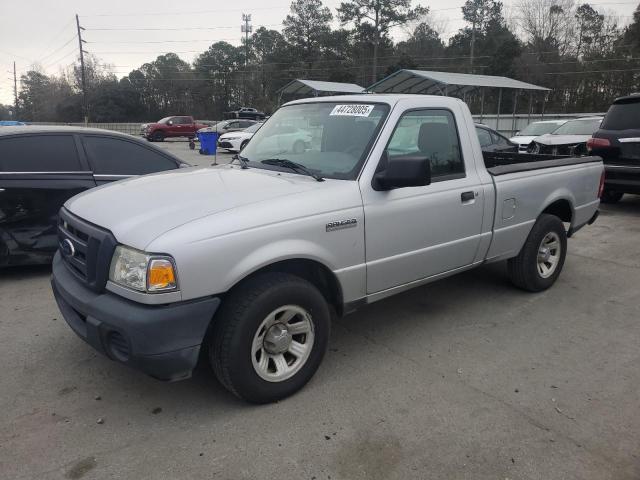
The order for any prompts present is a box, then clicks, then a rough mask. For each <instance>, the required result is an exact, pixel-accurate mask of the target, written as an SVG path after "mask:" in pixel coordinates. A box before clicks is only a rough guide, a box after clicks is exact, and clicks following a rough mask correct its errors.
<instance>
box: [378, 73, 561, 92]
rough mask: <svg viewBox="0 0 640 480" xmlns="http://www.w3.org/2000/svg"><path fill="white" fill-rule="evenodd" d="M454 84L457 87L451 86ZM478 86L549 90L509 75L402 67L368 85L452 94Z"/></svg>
mask: <svg viewBox="0 0 640 480" xmlns="http://www.w3.org/2000/svg"><path fill="white" fill-rule="evenodd" d="M450 87H455V88H454V89H451V88H450ZM476 88H509V89H514V90H539V91H548V90H549V89H548V88H545V87H540V86H538V85H533V84H531V83H526V82H521V81H520V80H514V79H512V78H507V77H496V76H493V75H473V74H470V73H452V72H433V71H427V70H398V71H397V72H395V73H392V74H391V75H389V76H388V77H385V78H383V79H382V80H380V81H378V82H376V83H374V84H373V85H371V86H369V87H368V88H367V91H369V92H375V93H424V94H434V93H435V94H440V95H450V94H452V93H453V94H458V93H467V92H469V91H471V90H474V89H476Z"/></svg>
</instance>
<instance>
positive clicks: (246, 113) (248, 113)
mask: <svg viewBox="0 0 640 480" xmlns="http://www.w3.org/2000/svg"><path fill="white" fill-rule="evenodd" d="M265 117H266V114H265V113H264V112H260V111H258V110H257V109H255V108H251V107H241V108H239V109H238V110H233V111H231V112H225V113H224V118H228V119H231V118H248V119H250V120H264V119H265Z"/></svg>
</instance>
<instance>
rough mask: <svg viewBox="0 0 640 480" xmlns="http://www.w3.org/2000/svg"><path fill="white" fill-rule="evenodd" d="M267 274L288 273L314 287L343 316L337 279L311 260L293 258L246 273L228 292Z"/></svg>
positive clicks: (322, 266)
mask: <svg viewBox="0 0 640 480" xmlns="http://www.w3.org/2000/svg"><path fill="white" fill-rule="evenodd" d="M267 272H281V273H290V274H292V275H295V276H298V277H300V278H302V279H304V280H307V281H308V282H309V283H311V284H312V285H314V286H315V287H316V288H317V289H318V290H319V291H320V292H321V293H322V295H323V296H324V297H325V299H326V300H327V303H328V304H329V305H331V306H332V307H333V308H334V309H335V311H336V313H338V315H342V314H343V306H344V300H343V298H344V297H343V293H342V286H341V285H340V281H339V280H338V277H337V276H336V275H335V273H333V271H332V270H331V269H330V268H329V267H327V266H326V265H325V264H323V263H322V262H319V261H318V260H315V259H311V258H304V257H293V258H287V259H282V260H278V261H274V262H273V263H269V264H268V265H264V266H262V267H260V268H257V269H256V270H253V271H252V272H250V273H248V274H247V275H246V276H244V277H243V278H242V279H239V280H238V281H237V282H236V283H235V284H234V285H233V286H232V287H231V289H230V290H233V289H234V288H236V287H238V286H239V285H240V284H242V283H243V282H244V281H246V280H247V279H249V278H253V277H255V276H256V275H260V274H262V273H267Z"/></svg>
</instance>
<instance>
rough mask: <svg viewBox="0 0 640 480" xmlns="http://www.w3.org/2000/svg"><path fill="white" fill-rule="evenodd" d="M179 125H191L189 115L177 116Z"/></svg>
mask: <svg viewBox="0 0 640 480" xmlns="http://www.w3.org/2000/svg"><path fill="white" fill-rule="evenodd" d="M179 118H180V125H191V119H190V118H189V117H179Z"/></svg>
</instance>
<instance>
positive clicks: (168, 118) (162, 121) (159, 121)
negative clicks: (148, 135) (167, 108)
mask: <svg viewBox="0 0 640 480" xmlns="http://www.w3.org/2000/svg"><path fill="white" fill-rule="evenodd" d="M172 118H173V117H164V118H161V119H160V120H158V123H167V122H168V121H169V120H171V119H172Z"/></svg>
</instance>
